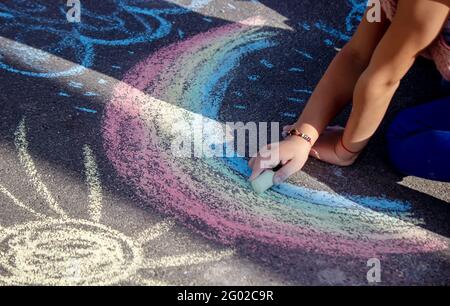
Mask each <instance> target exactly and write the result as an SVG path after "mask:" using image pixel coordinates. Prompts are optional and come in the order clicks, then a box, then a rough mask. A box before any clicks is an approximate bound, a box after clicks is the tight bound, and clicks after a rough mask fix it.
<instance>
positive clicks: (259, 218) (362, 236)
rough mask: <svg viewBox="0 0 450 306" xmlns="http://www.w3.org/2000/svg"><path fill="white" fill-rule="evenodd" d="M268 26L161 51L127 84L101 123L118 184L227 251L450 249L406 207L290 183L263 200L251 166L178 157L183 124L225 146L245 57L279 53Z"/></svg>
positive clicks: (227, 29)
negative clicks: (224, 118) (256, 246)
mask: <svg viewBox="0 0 450 306" xmlns="http://www.w3.org/2000/svg"><path fill="white" fill-rule="evenodd" d="M263 25H264V20H263V19H262V18H259V17H255V18H251V19H247V20H245V21H243V22H241V23H235V24H229V25H225V26H222V27H219V28H215V29H213V30H210V31H208V32H205V33H202V34H199V35H196V36H194V37H191V38H188V39H186V40H184V41H182V42H179V43H176V44H173V45H171V46H168V47H166V48H163V49H161V50H159V51H157V52H156V53H154V54H153V55H151V56H150V57H149V58H147V59H145V60H143V61H142V62H140V63H139V64H138V65H136V67H134V68H133V69H131V70H130V71H129V72H128V73H127V74H126V75H125V77H124V80H123V81H124V83H121V84H119V85H118V86H117V87H116V88H115V89H114V94H113V98H112V100H111V101H110V103H108V104H107V106H106V108H105V113H104V118H103V125H104V130H103V136H104V147H105V150H106V153H107V156H108V158H109V159H110V161H111V163H112V164H113V166H114V167H115V169H116V170H117V172H118V173H119V175H120V176H122V177H123V178H124V180H126V182H127V183H128V184H129V185H130V186H132V187H133V188H134V189H135V190H136V193H137V194H138V195H139V196H140V197H141V198H142V199H144V200H145V201H147V202H150V203H156V204H155V206H156V207H157V208H158V209H160V210H161V211H163V212H167V213H169V214H170V215H174V216H176V217H177V218H178V219H179V220H180V221H182V222H184V223H186V224H187V225H188V226H190V227H191V228H194V229H195V230H197V231H199V232H200V233H201V234H203V235H204V236H206V237H208V238H212V239H216V240H220V241H221V242H223V243H226V244H233V243H235V242H236V241H238V240H240V239H241V238H243V239H246V240H249V239H252V240H254V241H255V243H263V244H270V245H277V246H281V247H285V248H290V249H302V250H306V251H311V252H318V253H322V254H328V255H333V256H334V255H335V256H356V257H365V258H369V257H370V256H374V255H382V254H398V253H416V252H433V251H437V250H442V249H445V248H447V243H446V242H445V241H444V240H443V239H441V238H440V237H438V236H435V235H434V234H432V233H430V232H428V231H426V230H424V229H421V228H420V227H418V226H416V225H414V224H413V223H412V222H408V221H407V220H406V221H405V220H401V219H399V218H397V217H395V216H396V215H398V214H399V213H401V212H402V210H404V209H405V207H403V206H402V205H401V204H400V205H399V207H398V209H397V208H396V207H395V205H394V204H392V203H391V204H392V205H391V206H390V207H388V208H387V209H386V210H384V211H381V210H378V211H377V210H375V209H372V208H370V207H368V206H367V205H363V203H362V202H363V201H361V202H359V201H356V200H355V201H353V200H351V199H348V198H345V197H343V196H339V195H333V194H330V193H327V192H321V191H312V190H308V189H305V188H301V187H298V186H293V185H290V184H282V185H280V186H278V187H277V188H274V189H272V190H270V191H268V192H266V193H265V194H263V195H257V194H256V193H254V192H252V189H251V187H250V184H249V183H248V181H247V175H248V172H249V169H248V167H247V163H246V161H245V160H244V159H243V158H240V157H238V156H236V157H233V158H215V157H211V158H179V157H177V156H174V155H173V154H172V150H171V141H172V140H173V139H174V137H176V134H177V133H176V131H174V129H173V126H176V125H177V124H179V123H180V122H183V123H186V124H191V127H192V128H191V129H187V131H185V133H186V135H185V136H186V137H187V136H189V137H192V138H195V137H198V136H197V135H198V134H199V132H203V134H202V135H203V137H208V138H211V139H216V138H217V139H218V140H217V146H223V145H225V144H224V143H223V142H221V141H220V138H221V137H217V131H218V130H220V128H219V127H220V126H221V125H222V124H221V123H220V122H218V121H217V119H218V114H219V111H220V108H221V104H222V102H223V99H224V97H225V94H226V92H227V89H228V86H229V84H230V82H231V81H232V79H233V76H234V75H233V73H234V71H236V69H237V68H238V67H239V65H240V63H241V60H242V59H243V58H244V57H245V56H247V55H250V54H252V53H257V52H259V51H260V50H264V49H267V48H272V47H275V46H276V45H277V43H276V42H274V36H275V35H276V33H274V32H270V31H266V30H264V28H263V27H262V26H263ZM144 93H145V94H144ZM164 101H167V102H164ZM199 118H201V119H202V120H204V122H209V123H210V124H212V125H215V126H216V127H217V129H215V128H212V129H207V131H206V135H205V131H199V129H201V128H198V126H195V125H194V124H193V123H194V122H198V120H199ZM219 134H220V132H219ZM374 206H376V205H374ZM390 209H392V210H394V211H393V212H392V213H391V211H390Z"/></svg>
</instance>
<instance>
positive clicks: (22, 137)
mask: <svg viewBox="0 0 450 306" xmlns="http://www.w3.org/2000/svg"><path fill="white" fill-rule="evenodd" d="M14 136H15V139H14V142H15V145H16V148H17V151H18V152H19V160H20V163H21V165H22V166H23V167H24V168H25V171H26V173H27V175H28V177H29V179H30V181H31V183H32V184H33V186H34V188H36V191H37V193H38V194H39V196H41V197H42V198H43V199H44V200H46V201H47V203H48V205H49V206H50V208H51V209H52V210H53V211H54V212H56V213H57V214H58V215H60V216H61V217H63V218H67V216H66V213H65V212H64V210H62V209H61V208H60V206H59V204H58V203H57V202H56V200H55V199H54V198H53V196H52V194H51V193H50V191H49V190H48V189H47V187H46V186H45V184H44V183H43V182H42V179H41V177H40V175H39V173H38V172H37V170H36V166H35V164H34V161H33V159H32V158H31V156H30V154H29V153H28V141H27V133H26V126H25V118H23V119H22V120H21V121H20V123H19V126H18V127H17V130H16V132H15V133H14Z"/></svg>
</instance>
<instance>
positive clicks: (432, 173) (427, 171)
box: [387, 97, 450, 182]
mask: <svg viewBox="0 0 450 306" xmlns="http://www.w3.org/2000/svg"><path fill="white" fill-rule="evenodd" d="M387 141H388V150H389V157H390V160H391V162H392V164H393V165H394V167H395V168H396V169H397V170H398V171H400V172H402V173H403V174H405V175H412V176H418V177H422V178H426V179H431V180H437V181H444V182H450V97H447V98H444V99H440V100H437V101H434V102H431V103H427V104H423V105H419V106H416V107H413V108H410V109H406V110H404V111H402V112H401V113H400V114H399V115H398V116H397V117H396V118H395V119H394V121H393V122H392V124H391V126H390V127H389V129H388V132H387Z"/></svg>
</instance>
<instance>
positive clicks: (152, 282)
mask: <svg viewBox="0 0 450 306" xmlns="http://www.w3.org/2000/svg"><path fill="white" fill-rule="evenodd" d="M136 283H137V284H139V285H141V286H159V287H161V286H169V284H168V283H166V282H163V281H159V280H156V279H137V280H136Z"/></svg>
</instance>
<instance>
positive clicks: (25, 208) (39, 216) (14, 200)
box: [0, 184, 46, 230]
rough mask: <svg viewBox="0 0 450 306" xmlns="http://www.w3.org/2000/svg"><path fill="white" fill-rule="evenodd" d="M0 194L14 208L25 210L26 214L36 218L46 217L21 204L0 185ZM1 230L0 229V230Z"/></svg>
mask: <svg viewBox="0 0 450 306" xmlns="http://www.w3.org/2000/svg"><path fill="white" fill-rule="evenodd" d="M0 192H1V193H3V194H4V195H5V196H6V197H8V198H9V199H10V200H11V201H12V202H13V203H14V204H15V205H16V206H18V207H20V208H22V209H24V210H26V211H27V212H29V213H31V214H33V215H34V216H36V217H38V218H45V217H46V216H45V215H43V214H40V213H38V212H36V211H34V210H33V209H31V208H30V207H28V206H27V205H25V204H23V203H22V202H21V201H20V200H18V199H17V198H16V197H15V196H14V195H13V194H12V193H11V192H9V191H8V189H6V188H5V187H4V186H3V185H2V184H0ZM0 230H1V228H0Z"/></svg>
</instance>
